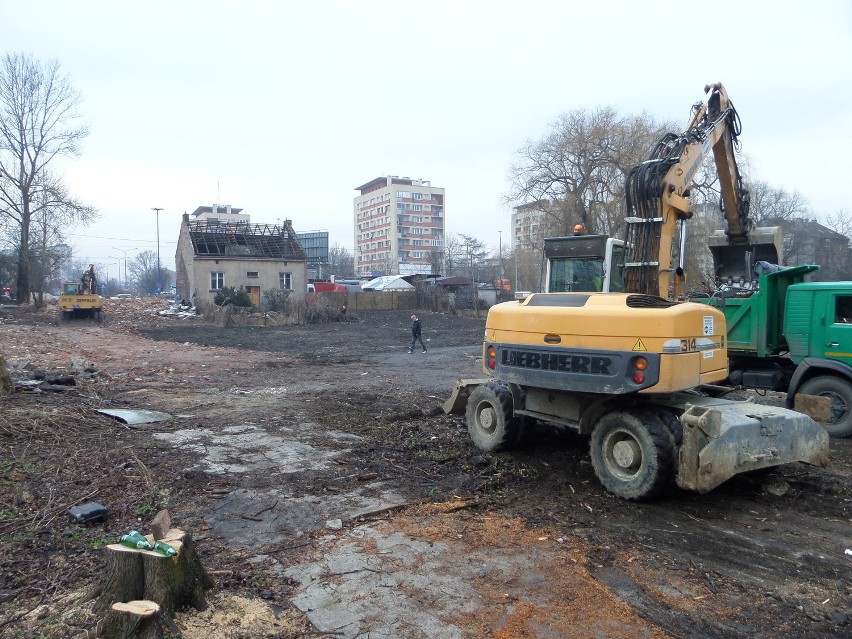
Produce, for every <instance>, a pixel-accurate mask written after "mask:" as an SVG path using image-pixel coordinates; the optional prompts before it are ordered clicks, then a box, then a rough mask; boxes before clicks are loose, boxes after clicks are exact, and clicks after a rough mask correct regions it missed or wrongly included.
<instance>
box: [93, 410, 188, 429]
mask: <svg viewBox="0 0 852 639" xmlns="http://www.w3.org/2000/svg"><path fill="white" fill-rule="evenodd" d="M96 412H98V413H100V414H101V415H106V416H107V417H112V418H114V419H116V420H118V421H120V422H123V423H125V424H130V425H134V424H153V423H154V422H165V421H168V420H170V419H172V416H171V415H169V414H168V413H161V412H159V411H156V410H130V409H126V408H101V409H98V410H97V411H96Z"/></svg>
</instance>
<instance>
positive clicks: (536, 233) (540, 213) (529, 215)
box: [512, 200, 552, 250]
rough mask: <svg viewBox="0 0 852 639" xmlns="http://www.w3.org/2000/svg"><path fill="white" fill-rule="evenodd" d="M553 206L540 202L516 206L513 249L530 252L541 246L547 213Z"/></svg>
mask: <svg viewBox="0 0 852 639" xmlns="http://www.w3.org/2000/svg"><path fill="white" fill-rule="evenodd" d="M551 207H552V204H551V203H550V202H549V201H547V200H538V201H535V202H530V203H529V204H521V205H520V206H516V207H515V210H514V212H513V213H512V249H513V250H528V249H530V248H531V247H532V246H539V247H540V246H541V245H542V239H543V234H544V230H545V221H546V215H547V211H548V210H549V209H550V208H551Z"/></svg>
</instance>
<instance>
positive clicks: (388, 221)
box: [354, 175, 445, 277]
mask: <svg viewBox="0 0 852 639" xmlns="http://www.w3.org/2000/svg"><path fill="white" fill-rule="evenodd" d="M356 190H357V191H359V193H360V195H358V196H356V197H355V210H354V213H355V255H354V258H355V271H356V273H357V274H358V275H359V276H361V277H371V276H377V275H394V274H397V273H400V274H402V275H413V274H415V273H425V274H430V273H435V274H438V273H439V272H440V270H441V264H442V263H443V259H444V229H445V225H444V189H441V188H437V187H434V186H432V184H431V182H430V181H429V180H412V179H411V178H407V177H403V178H401V177H397V176H395V175H389V176H386V177H377V178H375V179H374V180H370V181H369V182H367V183H366V184H362V185H361V186H359V187H356Z"/></svg>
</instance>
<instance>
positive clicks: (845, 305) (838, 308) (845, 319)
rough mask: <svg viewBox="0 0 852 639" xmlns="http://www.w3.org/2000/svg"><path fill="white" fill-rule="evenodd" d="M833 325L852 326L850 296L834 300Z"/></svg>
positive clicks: (839, 296)
mask: <svg viewBox="0 0 852 639" xmlns="http://www.w3.org/2000/svg"><path fill="white" fill-rule="evenodd" d="M834 323H835V324H852V295H838V296H837V297H835V298H834Z"/></svg>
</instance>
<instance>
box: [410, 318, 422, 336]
mask: <svg viewBox="0 0 852 639" xmlns="http://www.w3.org/2000/svg"><path fill="white" fill-rule="evenodd" d="M411 335H412V337H417V336H418V335H420V320H419V319H416V320H414V322H412V324H411Z"/></svg>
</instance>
